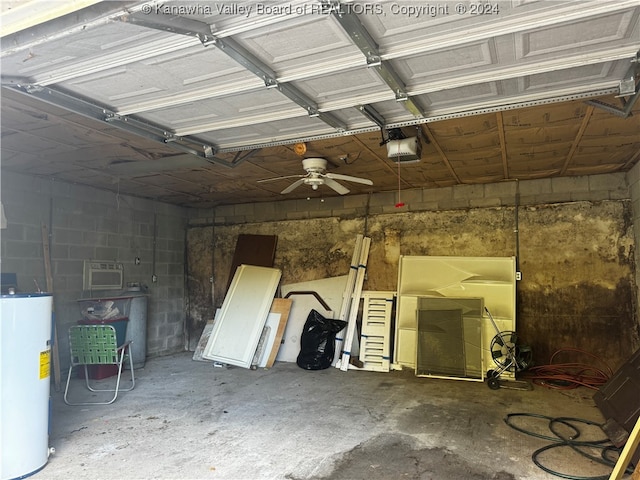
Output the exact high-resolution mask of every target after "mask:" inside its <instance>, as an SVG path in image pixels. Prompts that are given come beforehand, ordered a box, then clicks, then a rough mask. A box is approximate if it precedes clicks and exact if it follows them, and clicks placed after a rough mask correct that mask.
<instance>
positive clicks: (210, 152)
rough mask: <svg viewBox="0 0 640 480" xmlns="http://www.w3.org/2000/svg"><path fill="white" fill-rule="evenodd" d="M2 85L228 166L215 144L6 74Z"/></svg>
mask: <svg viewBox="0 0 640 480" xmlns="http://www.w3.org/2000/svg"><path fill="white" fill-rule="evenodd" d="M2 87H3V88H8V89H11V90H13V91H16V92H19V93H22V94H24V95H28V96H31V97H34V98H37V99H38V100H41V101H43V102H45V103H48V104H50V105H54V106H56V107H60V108H63V109H65V110H67V111H70V112H73V113H77V114H78V115H82V116H83V117H87V118H91V119H94V120H98V121H102V122H107V123H109V124H110V125H113V126H114V127H117V128H120V129H122V130H126V131H128V132H130V133H133V134H135V135H138V136H140V137H144V138H147V139H150V140H154V141H156V142H159V143H163V144H165V145H169V146H171V147H172V148H174V149H175V150H179V151H181V152H185V151H186V152H188V153H191V154H192V155H197V156H199V157H202V158H206V159H208V160H210V161H214V162H217V163H220V164H222V165H226V166H229V164H228V163H227V162H225V161H224V160H221V159H218V158H215V153H216V152H217V147H216V146H215V145H212V144H209V143H207V142H203V141H201V140H199V139H196V138H192V137H176V136H175V135H174V134H173V133H172V132H170V131H168V130H167V129H164V128H162V127H160V126H157V125H152V124H150V123H147V122H145V121H143V120H139V119H136V118H133V117H129V116H126V115H120V114H118V112H115V111H112V110H109V109H107V108H105V107H103V106H101V105H97V104H95V103H91V102H89V101H87V100H84V99H82V98H78V97H76V96H74V95H72V94H70V93H68V92H63V91H61V90H57V89H54V88H51V87H42V86H41V85H35V84H30V83H28V82H26V81H24V80H23V79H18V78H9V77H3V78H2Z"/></svg>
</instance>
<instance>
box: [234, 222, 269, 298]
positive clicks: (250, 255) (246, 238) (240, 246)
mask: <svg viewBox="0 0 640 480" xmlns="http://www.w3.org/2000/svg"><path fill="white" fill-rule="evenodd" d="M277 243H278V236H277V235H253V234H247V233H241V234H239V235H238V239H237V240H236V250H235V252H234V254H233V260H232V261H231V270H230V271H229V279H228V281H227V290H229V285H230V284H231V280H232V279H233V275H234V274H235V272H236V269H237V268H238V267H239V266H240V265H243V264H244V265H255V266H257V267H273V261H274V259H275V256H276V244H277Z"/></svg>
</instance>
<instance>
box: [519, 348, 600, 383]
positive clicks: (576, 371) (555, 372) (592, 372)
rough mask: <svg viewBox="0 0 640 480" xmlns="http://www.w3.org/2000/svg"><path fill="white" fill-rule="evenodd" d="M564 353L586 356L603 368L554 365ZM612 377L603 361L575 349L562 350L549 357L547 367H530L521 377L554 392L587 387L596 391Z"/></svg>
mask: <svg viewBox="0 0 640 480" xmlns="http://www.w3.org/2000/svg"><path fill="white" fill-rule="evenodd" d="M564 352H574V353H579V354H583V355H586V356H588V357H591V358H592V359H594V360H596V361H597V362H599V364H600V365H603V366H604V370H602V369H600V368H597V367H594V366H592V365H587V364H585V363H556V358H557V357H558V356H559V355H561V354H562V353H564ZM612 375H613V371H612V370H611V367H609V365H607V364H606V362H605V361H604V360H602V359H601V358H599V357H597V356H596V355H593V354H591V353H589V352H585V351H584V350H579V349H577V348H562V349H560V350H558V351H556V352H555V353H554V354H553V355H551V359H550V361H549V364H548V365H541V366H539V367H531V368H529V369H528V370H527V371H526V372H523V376H526V377H527V378H529V379H530V380H531V381H532V382H533V383H535V384H536V385H542V386H544V387H547V388H552V389H556V390H572V389H574V388H578V387H587V388H591V389H593V390H598V389H599V387H601V386H602V385H604V384H605V383H607V381H608V380H609V379H610V378H611V376H612Z"/></svg>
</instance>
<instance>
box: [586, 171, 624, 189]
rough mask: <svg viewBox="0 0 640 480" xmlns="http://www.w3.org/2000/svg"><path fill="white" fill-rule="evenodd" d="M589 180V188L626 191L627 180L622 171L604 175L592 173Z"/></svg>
mask: <svg viewBox="0 0 640 480" xmlns="http://www.w3.org/2000/svg"><path fill="white" fill-rule="evenodd" d="M587 178H588V180H589V190H591V191H592V192H593V191H596V190H607V191H616V190H618V191H627V190H628V187H627V181H626V179H625V175H624V173H608V174H604V175H592V176H590V177H587Z"/></svg>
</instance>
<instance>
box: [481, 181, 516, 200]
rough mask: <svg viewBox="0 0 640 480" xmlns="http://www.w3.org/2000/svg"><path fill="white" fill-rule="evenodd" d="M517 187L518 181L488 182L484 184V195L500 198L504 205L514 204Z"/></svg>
mask: <svg viewBox="0 0 640 480" xmlns="http://www.w3.org/2000/svg"><path fill="white" fill-rule="evenodd" d="M517 189H518V182H517V181H504V182H497V183H487V184H485V186H484V197H485V198H498V199H500V203H501V204H503V205H513V204H514V203H515V198H516V192H517Z"/></svg>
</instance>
